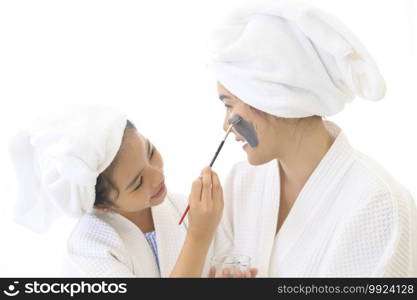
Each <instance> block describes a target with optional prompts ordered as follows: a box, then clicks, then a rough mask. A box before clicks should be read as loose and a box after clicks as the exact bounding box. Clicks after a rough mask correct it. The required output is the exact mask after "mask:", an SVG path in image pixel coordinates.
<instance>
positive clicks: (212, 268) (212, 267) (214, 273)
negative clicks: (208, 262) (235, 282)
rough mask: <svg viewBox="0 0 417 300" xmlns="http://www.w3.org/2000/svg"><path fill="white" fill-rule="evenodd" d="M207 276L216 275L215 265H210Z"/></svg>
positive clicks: (212, 276)
mask: <svg viewBox="0 0 417 300" xmlns="http://www.w3.org/2000/svg"><path fill="white" fill-rule="evenodd" d="M208 277H209V278H214V277H216V267H215V266H211V267H210V271H209V275H208Z"/></svg>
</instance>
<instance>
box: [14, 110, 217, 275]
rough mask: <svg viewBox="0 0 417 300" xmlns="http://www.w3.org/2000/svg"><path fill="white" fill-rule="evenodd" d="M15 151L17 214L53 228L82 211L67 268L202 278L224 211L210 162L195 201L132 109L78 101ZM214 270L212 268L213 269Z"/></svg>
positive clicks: (24, 136) (196, 185) (20, 140)
mask: <svg viewBox="0 0 417 300" xmlns="http://www.w3.org/2000/svg"><path fill="white" fill-rule="evenodd" d="M11 155H12V158H13V161H14V164H15V167H16V171H17V176H18V182H19V193H20V195H19V203H18V206H17V212H18V213H17V219H16V220H17V221H18V222H20V223H22V224H24V225H26V226H27V227H29V228H31V229H33V230H35V231H38V232H44V231H46V230H47V229H48V228H49V226H50V225H51V223H52V220H53V219H55V218H56V217H57V216H59V215H60V214H61V212H63V213H65V214H68V215H71V216H74V217H77V218H79V221H78V223H77V225H76V227H75V228H74V230H73V232H72V233H71V235H70V237H69V240H68V253H67V257H68V262H67V266H66V273H65V274H64V275H65V276H82V277H85V276H91V277H200V276H201V275H202V274H203V269H204V266H205V260H206V257H207V254H208V252H209V247H210V244H211V241H212V239H213V235H214V231H215V229H216V227H217V225H218V223H219V221H220V218H221V215H222V209H223V196H222V188H221V185H220V183H219V179H218V176H217V174H216V173H215V172H213V171H211V169H210V168H209V167H207V168H205V169H204V170H203V171H202V172H201V176H200V177H199V178H197V179H196V180H195V181H194V182H193V184H192V189H191V193H190V196H189V198H188V202H189V204H190V212H189V217H188V221H186V222H184V223H183V225H181V226H179V225H178V220H179V219H180V216H181V213H182V211H183V210H184V209H185V207H186V205H187V201H186V199H184V198H183V197H181V196H178V195H174V194H170V193H168V191H167V188H166V186H165V180H164V172H163V161H162V156H161V154H160V153H159V151H158V150H157V148H156V147H155V146H154V145H153V144H152V142H151V141H150V140H149V139H147V138H145V137H144V136H142V135H141V134H140V133H139V132H138V131H137V129H136V128H135V126H134V125H133V124H132V123H131V122H130V121H128V120H127V119H126V117H125V116H124V115H123V114H120V113H117V112H115V111H113V110H109V109H106V108H103V107H94V108H89V109H83V108H81V109H78V110H77V111H76V112H74V113H70V112H68V113H65V114H64V115H63V116H59V117H55V118H54V120H52V121H48V122H46V123H44V124H42V125H41V126H38V127H37V128H36V127H32V128H30V129H29V130H26V131H22V132H21V133H20V134H19V135H17V136H16V138H15V139H14V140H13V142H12V145H11ZM207 272H208V271H207V269H205V274H207Z"/></svg>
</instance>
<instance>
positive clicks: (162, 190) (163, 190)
mask: <svg viewBox="0 0 417 300" xmlns="http://www.w3.org/2000/svg"><path fill="white" fill-rule="evenodd" d="M164 193H165V183H162V186H161V188H160V189H159V191H158V192H157V193H156V194H155V195H153V196H152V199H155V198H159V197H161V196H162V195H163V194H164Z"/></svg>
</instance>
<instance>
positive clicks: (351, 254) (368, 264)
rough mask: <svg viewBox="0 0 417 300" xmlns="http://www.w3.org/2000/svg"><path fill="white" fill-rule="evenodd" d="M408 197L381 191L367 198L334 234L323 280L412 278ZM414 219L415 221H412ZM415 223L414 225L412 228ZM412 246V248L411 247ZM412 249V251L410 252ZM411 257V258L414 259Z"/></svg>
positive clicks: (404, 193) (410, 208) (413, 262)
mask: <svg viewBox="0 0 417 300" xmlns="http://www.w3.org/2000/svg"><path fill="white" fill-rule="evenodd" d="M413 205H414V203H413V199H412V197H411V195H410V194H409V193H408V192H406V191H402V192H398V191H389V190H386V191H381V192H377V193H374V194H373V195H371V196H370V197H368V201H365V204H364V205H363V206H362V207H360V208H358V209H357V210H355V212H354V213H353V214H352V215H351V216H349V217H348V218H347V221H346V222H343V225H341V226H340V228H339V229H336V230H338V231H339V233H337V232H336V235H335V237H336V238H335V241H334V242H333V243H331V245H330V248H329V252H330V256H329V257H330V258H329V259H328V260H327V261H326V262H324V264H323V269H322V272H321V274H322V275H323V276H325V277H407V276H410V274H415V273H414V272H416V270H411V269H412V268H415V265H416V258H415V254H413V252H414V253H415V252H416V250H417V249H416V248H415V241H413V240H412V236H413V235H411V234H410V233H411V232H412V231H414V238H413V239H415V236H416V234H417V232H416V224H415V221H413V220H415V219H416V218H415V216H412V215H411V214H413V213H414V212H415V208H412V207H411V206H413ZM413 218H414V219H413ZM412 223H414V224H412ZM413 243H414V245H413ZM413 248H414V249H413ZM413 255H414V256H413Z"/></svg>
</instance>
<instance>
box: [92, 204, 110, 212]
mask: <svg viewBox="0 0 417 300" xmlns="http://www.w3.org/2000/svg"><path fill="white" fill-rule="evenodd" d="M93 208H94V209H96V210H99V211H102V212H107V211H108V210H109V209H108V208H107V207H101V206H97V205H94V206H93Z"/></svg>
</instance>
